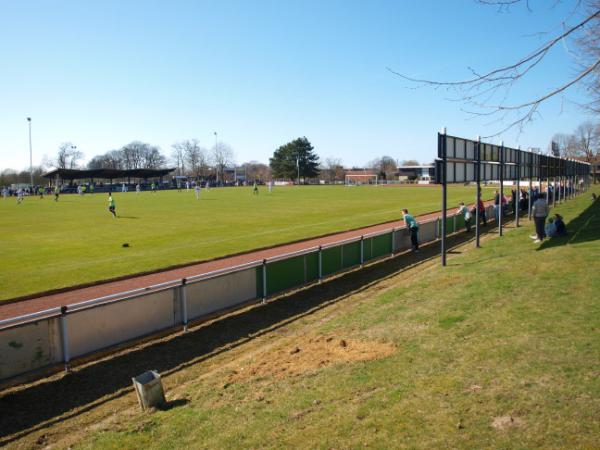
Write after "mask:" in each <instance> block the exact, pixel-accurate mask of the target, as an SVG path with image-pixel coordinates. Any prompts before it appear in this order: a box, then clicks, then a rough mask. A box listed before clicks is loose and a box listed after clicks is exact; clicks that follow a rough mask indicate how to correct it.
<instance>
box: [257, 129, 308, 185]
mask: <svg viewBox="0 0 600 450" xmlns="http://www.w3.org/2000/svg"><path fill="white" fill-rule="evenodd" d="M297 164H298V165H297ZM269 165H270V166H271V170H272V172H273V177H274V178H287V179H292V180H293V179H295V178H297V177H298V167H299V168H300V177H301V178H305V179H306V178H314V177H316V176H317V175H319V169H318V166H319V156H318V155H317V154H316V153H315V152H314V147H313V146H312V145H311V143H310V142H309V140H308V139H306V137H301V138H298V139H295V140H293V141H291V142H288V143H287V144H285V145H282V146H281V147H279V148H278V149H277V150H275V152H274V153H273V157H272V158H270V162H269Z"/></svg>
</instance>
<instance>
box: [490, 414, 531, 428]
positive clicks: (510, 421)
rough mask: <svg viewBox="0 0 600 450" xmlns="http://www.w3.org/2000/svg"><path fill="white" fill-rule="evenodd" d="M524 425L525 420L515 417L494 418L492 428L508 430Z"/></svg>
mask: <svg viewBox="0 0 600 450" xmlns="http://www.w3.org/2000/svg"><path fill="white" fill-rule="evenodd" d="M523 425H525V422H524V421H523V419H521V418H519V417H513V416H499V417H494V420H493V421H492V427H494V428H495V429H496V430H506V429H508V428H515V427H522V426H523Z"/></svg>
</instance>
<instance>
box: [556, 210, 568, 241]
mask: <svg viewBox="0 0 600 450" xmlns="http://www.w3.org/2000/svg"><path fill="white" fill-rule="evenodd" d="M554 226H555V227H556V235H557V236H566V235H567V226H566V225H565V222H564V220H563V217H562V216H561V215H560V214H554Z"/></svg>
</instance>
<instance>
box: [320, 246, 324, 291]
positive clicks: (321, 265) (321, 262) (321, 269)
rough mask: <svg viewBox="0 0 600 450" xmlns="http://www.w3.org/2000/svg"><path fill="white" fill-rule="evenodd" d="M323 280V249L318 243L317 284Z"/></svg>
mask: <svg viewBox="0 0 600 450" xmlns="http://www.w3.org/2000/svg"><path fill="white" fill-rule="evenodd" d="M322 282H323V249H322V248H321V246H320V245H319V284H321V283H322Z"/></svg>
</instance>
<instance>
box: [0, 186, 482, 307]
mask: <svg viewBox="0 0 600 450" xmlns="http://www.w3.org/2000/svg"><path fill="white" fill-rule="evenodd" d="M474 192H475V191H474V189H473V188H470V187H462V186H453V187H452V188H451V189H450V191H449V199H448V204H449V205H451V206H452V207H454V206H455V205H456V204H457V203H458V201H460V200H464V201H466V202H468V201H473V198H474V195H475V194H474ZM484 195H485V196H487V197H489V196H490V195H491V189H487V190H485V191H484ZM114 198H115V201H116V207H117V213H118V215H119V218H118V219H116V220H115V219H113V218H112V216H111V215H110V213H109V212H108V201H107V199H108V196H107V195H106V194H94V195H89V194H87V195H85V196H83V197H80V196H78V195H63V196H61V197H60V200H59V201H58V202H54V201H53V197H45V198H44V199H39V198H38V197H31V198H27V199H26V200H25V201H24V203H23V204H21V205H17V204H16V201H15V200H14V199H4V200H0V217H2V219H1V221H0V261H1V262H2V270H1V271H0V300H6V299H9V298H14V297H19V296H24V295H29V294H33V293H36V292H43V291H48V290H51V289H57V288H63V287H68V286H74V285H79V284H84V283H90V282H94V281H98V280H106V279H110V278H115V277H120V276H124V275H130V274H135V273H141V272H146V271H153V270H158V269H162V268H165V267H169V266H173V265H178V264H186V263H192V262H197V261H203V260H208V259H212V258H216V257H220V256H225V255H228V254H234V253H239V252H244V251H249V250H252V249H256V248H260V247H267V246H272V245H276V244H282V243H286V242H290V241H294V240H299V239H305V238H310V237H314V236H318V235H323V234H328V233H333V232H338V231H344V230H348V229H352V228H357V227H362V226H367V225H372V224H376V223H381V222H385V221H390V220H395V219H399V218H401V213H400V210H401V208H408V209H409V210H410V211H411V212H412V213H413V214H422V213H425V212H432V211H436V210H439V209H440V207H441V190H440V189H439V188H438V187H381V186H380V187H372V186H361V187H345V186H306V187H305V186H302V187H285V188H283V187H282V188H278V187H275V189H274V191H273V193H272V194H268V193H267V192H266V189H265V188H261V189H260V194H259V195H258V196H254V195H252V190H251V188H222V189H211V190H210V191H209V192H206V191H205V190H202V194H201V199H200V200H199V201H198V200H196V198H195V195H194V191H193V190H184V191H183V192H177V191H162V192H159V193H157V194H151V193H149V192H143V193H141V194H139V195H137V194H135V193H134V192H129V193H115V194H114ZM124 243H127V244H129V247H125V248H124V247H123V246H122V244H124Z"/></svg>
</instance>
